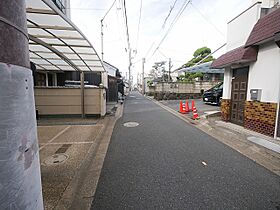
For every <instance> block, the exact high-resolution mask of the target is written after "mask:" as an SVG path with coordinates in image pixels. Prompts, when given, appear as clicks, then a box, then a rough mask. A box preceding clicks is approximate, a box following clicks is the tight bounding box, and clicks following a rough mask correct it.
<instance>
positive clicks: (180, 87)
mask: <svg viewBox="0 0 280 210" xmlns="http://www.w3.org/2000/svg"><path fill="white" fill-rule="evenodd" d="M219 83H220V82H203V81H200V82H193V83H180V82H176V83H175V82H174V83H167V82H165V83H157V84H156V88H155V91H156V92H171V93H201V90H204V91H205V90H208V89H210V88H212V87H213V86H215V85H217V84H219Z"/></svg>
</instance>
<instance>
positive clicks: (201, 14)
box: [191, 3, 225, 36]
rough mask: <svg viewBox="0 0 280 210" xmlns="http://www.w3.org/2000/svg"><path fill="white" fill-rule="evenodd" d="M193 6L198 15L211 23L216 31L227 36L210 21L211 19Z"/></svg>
mask: <svg viewBox="0 0 280 210" xmlns="http://www.w3.org/2000/svg"><path fill="white" fill-rule="evenodd" d="M191 5H192V7H193V8H194V9H195V10H196V11H197V12H198V14H200V16H201V17H202V18H203V19H204V20H205V21H206V22H207V23H209V24H210V25H211V26H213V27H214V28H215V30H216V31H217V32H219V33H220V34H221V35H222V36H225V34H224V33H223V32H221V31H220V30H219V29H218V27H217V26H216V25H215V24H214V23H212V22H211V21H210V20H209V18H207V17H206V16H205V15H204V14H203V13H202V12H201V11H200V10H199V9H198V8H197V7H195V6H194V5H193V3H191Z"/></svg>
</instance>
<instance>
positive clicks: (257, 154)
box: [148, 97, 280, 176]
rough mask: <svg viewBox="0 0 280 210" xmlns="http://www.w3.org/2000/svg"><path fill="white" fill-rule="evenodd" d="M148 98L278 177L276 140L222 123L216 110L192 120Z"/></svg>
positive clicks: (279, 162)
mask: <svg viewBox="0 0 280 210" xmlns="http://www.w3.org/2000/svg"><path fill="white" fill-rule="evenodd" d="M148 98H149V99H150V100H153V101H154V102H155V103H157V104H158V105H160V106H161V107H162V108H164V109H165V110H167V111H169V112H171V113H172V114H174V115H176V116H177V117H179V118H181V119H182V120H184V121H185V122H187V123H190V124H192V125H194V126H195V127H197V128H198V129H200V130H202V131H204V132H205V133H207V134H209V135H211V136H213V137H214V138H215V139H217V140H218V141H220V142H222V143H223V144H226V145H228V146H229V147H231V148H232V149H234V150H236V151H238V152H240V153H241V154H243V155H245V156H246V157H248V158H250V159H251V160H253V161H255V162H257V163H258V164H260V165H262V166H264V167H265V168H267V169H269V170H270V171H272V172H274V173H275V174H277V175H279V176H280V142H279V141H278V140H275V139H273V138H270V137H268V136H265V135H262V134H259V133H256V132H254V131H250V130H247V129H245V128H243V127H241V126H238V125H235V124H232V123H229V122H223V121H221V118H220V117H219V112H217V110H214V111H213V112H211V111H209V110H207V113H206V114H203V115H200V119H199V120H192V119H191V118H192V113H189V114H185V115H183V114H180V113H179V112H178V110H177V109H178V107H176V106H173V105H170V106H168V103H166V101H156V100H154V99H153V98H151V97H148ZM198 112H199V111H198Z"/></svg>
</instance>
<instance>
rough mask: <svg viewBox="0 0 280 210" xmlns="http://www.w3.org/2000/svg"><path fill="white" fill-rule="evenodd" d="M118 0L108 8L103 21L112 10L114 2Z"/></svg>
mask: <svg viewBox="0 0 280 210" xmlns="http://www.w3.org/2000/svg"><path fill="white" fill-rule="evenodd" d="M116 1H117V0H114V2H113V4H112V5H111V7H110V8H109V9H108V10H107V12H106V14H105V15H104V17H103V18H102V19H101V20H102V21H103V20H104V18H105V17H106V16H107V15H108V13H109V12H110V11H111V9H112V8H113V6H114V4H115V3H116Z"/></svg>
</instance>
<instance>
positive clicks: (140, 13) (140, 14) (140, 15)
mask: <svg viewBox="0 0 280 210" xmlns="http://www.w3.org/2000/svg"><path fill="white" fill-rule="evenodd" d="M141 17H142V0H141V3H140V12H139V21H138V30H137V39H136V52H137V50H138V41H139V31H140V23H141Z"/></svg>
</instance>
